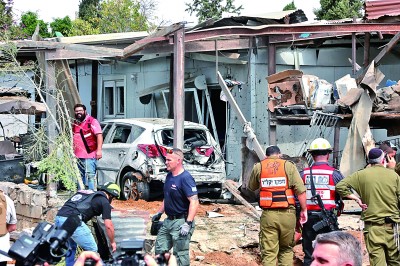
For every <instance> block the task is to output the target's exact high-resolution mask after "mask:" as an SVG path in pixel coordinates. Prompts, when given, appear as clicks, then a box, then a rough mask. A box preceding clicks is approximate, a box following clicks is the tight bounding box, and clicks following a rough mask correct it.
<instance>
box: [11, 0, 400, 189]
mask: <svg viewBox="0 0 400 266" xmlns="http://www.w3.org/2000/svg"><path fill="white" fill-rule="evenodd" d="M366 2H367V3H368V1H366ZM387 8H388V10H390V7H387ZM374 11H376V10H374V9H372V10H371V9H368V5H367V9H366V17H365V18H364V19H357V20H353V19H345V20H338V21H315V22H308V21H307V18H306V17H305V15H304V13H303V11H301V10H296V11H283V12H278V13H274V14H265V15H259V16H238V17H229V18H223V19H219V20H209V21H206V22H204V23H202V24H200V25H197V26H195V27H191V28H190V27H187V26H185V25H184V24H181V23H178V24H174V25H171V26H169V27H166V28H163V29H160V30H158V31H157V32H155V33H153V34H148V33H145V32H139V33H120V34H105V35H95V36H76V37H58V38H56V39H51V40H45V41H38V40H37V41H17V42H15V43H16V45H17V46H18V47H19V58H20V59H21V60H27V59H32V58H36V55H38V54H40V56H41V57H42V58H43V60H42V61H43V63H44V64H45V68H46V73H47V75H50V76H51V73H53V76H55V73H59V72H58V71H60V70H61V72H63V75H64V76H63V77H62V79H61V80H62V81H58V82H56V81H51V79H50V78H46V86H47V88H49V87H50V86H51V85H54V84H58V85H60V84H62V85H61V86H65V88H67V91H68V95H67V96H66V99H67V101H68V103H67V104H68V105H69V108H72V106H73V104H74V103H76V102H80V101H81V102H82V103H84V104H85V105H86V106H88V107H89V106H90V108H89V113H91V114H92V115H93V116H95V117H97V118H98V119H99V120H100V121H105V120H107V119H114V118H145V117H147V118H149V117H158V118H173V117H174V116H173V115H174V112H173V110H174V107H176V106H174V101H173V98H174V97H172V94H174V93H176V92H181V93H182V94H183V97H182V99H184V100H183V102H184V107H183V109H182V112H183V113H184V116H181V117H180V118H183V117H184V119H185V120H188V121H193V122H197V123H201V124H204V125H206V126H207V127H208V128H209V130H210V132H211V133H212V134H213V137H214V139H215V140H217V142H219V144H220V146H221V150H222V153H223V154H224V157H225V160H226V175H227V178H228V179H234V180H236V181H238V180H240V177H241V176H242V173H244V175H245V176H246V172H248V169H249V167H250V166H251V165H252V162H254V161H256V160H257V156H254V155H253V157H254V160H249V161H248V162H247V161H246V158H248V157H246V156H244V154H246V152H248V151H245V149H242V147H244V146H246V145H247V147H248V148H249V149H250V150H254V145H253V144H254V143H249V142H251V141H248V140H249V135H251V134H248V133H249V132H250V133H254V136H255V137H256V141H257V142H258V144H257V145H259V146H260V147H261V149H262V150H265V147H267V146H268V145H271V144H277V145H279V147H280V148H281V150H282V152H283V153H285V154H287V155H289V156H292V157H296V156H301V155H303V152H304V151H305V149H306V147H307V143H309V141H310V140H312V138H314V137H319V136H321V137H325V138H327V139H329V140H330V142H331V143H334V144H335V145H334V146H335V153H334V163H335V164H336V165H338V164H339V163H340V158H341V156H342V155H341V151H342V150H343V149H345V146H346V142H347V140H348V134H349V130H348V128H350V129H351V130H352V129H354V128H356V129H358V130H359V131H360V130H361V131H362V132H364V133H365V132H366V131H368V130H369V128H371V137H370V139H371V140H373V142H376V141H380V140H384V139H387V138H395V136H397V135H399V132H398V127H397V126H396V123H395V122H394V121H397V119H398V118H400V116H399V115H398V113H399V111H400V110H399V107H398V104H397V101H398V98H397V97H398V95H399V93H398V92H399V90H398V87H397V86H398V85H397V81H398V80H399V79H400V77H399V74H398V73H400V61H399V51H400V50H399V45H397V40H398V34H397V33H398V32H400V24H399V23H397V20H398V15H399V14H400V11H399V12H398V13H387V12H386V15H381V14H379V13H378V14H377V13H376V12H374ZM392 11H393V10H392ZM393 12H394V11H393ZM370 14H373V15H370ZM388 14H389V15H388ZM369 66H370V67H369ZM367 69H369V70H370V72H366V70H367ZM367 73H373V75H372V76H374V79H373V80H371V79H369V80H365V79H364V81H363V78H364V77H371V75H366V74H367ZM382 74H384V77H383V76H382ZM219 75H220V76H221V78H222V79H223V80H224V82H225V84H226V85H228V86H227V87H228V88H229V90H230V93H231V94H232V96H233V98H234V99H235V102H236V104H237V107H238V108H234V107H233V105H232V103H231V102H230V101H229V99H227V97H226V95H225V94H224V93H221V84H220V81H219ZM57 78H58V77H57ZM358 79H360V80H358ZM393 81H394V82H393ZM62 82H64V83H62ZM349 84H350V85H349ZM354 84H355V85H354ZM359 84H368V85H366V86H368V88H366V86H364V85H362V86H359ZM357 88H359V89H360V88H361V89H362V90H361V91H360V90H359V91H351V90H352V89H357ZM383 88H385V89H383ZM174 89H175V90H174ZM176 89H177V90H176ZM350 91H351V93H350ZM183 92H184V93H183ZM372 92H374V93H375V92H376V94H377V95H378V97H377V98H376V99H377V100H375V97H372V96H371V95H372V94H373V93H372ZM347 93H349V94H348V95H353V93H354V95H355V96H354V97H355V98H351V99H350V96H348V97H347V98H346V97H345V95H346V94H347ZM357 95H358V96H359V97H358V98H357ZM175 96H176V94H175ZM366 96H368V97H369V96H371V97H370V98H369V99H370V102H371V110H372V112H371V113H370V115H368V112H367V113H366V112H362V111H360V113H362V114H363V116H362V117H361V118H362V120H363V123H361V124H355V123H356V122H357V121H358V122H359V121H360V120H357V121H356V122H354V119H353V118H354V117H355V113H354V112H352V109H353V108H352V107H354V104H355V103H358V102H359V101H360V99H362V100H364V97H366ZM340 100H342V102H341V103H340ZM367 100H368V99H367ZM367 102H368V101H367ZM339 103H340V105H339ZM372 103H374V108H373V109H372ZM361 105H362V104H360V106H361ZM375 105H376V106H375ZM48 106H50V107H51V106H52V104H51V103H48ZM364 107H365V106H364ZM371 110H369V111H371ZM238 111H239V112H240V113H241V114H238ZM353 111H354V109H353ZM175 115H177V114H176V113H175ZM239 116H243V117H244V118H245V121H243V120H242V119H240V118H239V119H238V117H239ZM361 118H360V119H361ZM369 118H371V119H370V120H369ZM244 128H247V129H248V131H247V133H244ZM249 130H250V131H249ZM351 130H350V131H351ZM364 133H360V134H361V135H360V136H359V137H360V141H361V142H359V143H358V145H357V146H356V147H353V148H349V151H348V152H347V153H346V155H345V156H359V162H358V163H359V164H361V163H362V161H363V160H364V161H365V158H364V156H363V150H360V149H359V148H360V147H362V145H363V144H362V143H363V142H362V141H363V137H364ZM245 136H247V141H246V140H245V139H244V137H245ZM253 140H254V139H253ZM347 145H348V144H347ZM369 145H371V144H369ZM372 145H373V144H372ZM360 152H361V153H360ZM258 157H260V156H258ZM346 158H348V157H346ZM355 167H357V165H356V166H355ZM352 170H354V169H353V168H349V169H348V171H352ZM345 172H346V171H345Z"/></svg>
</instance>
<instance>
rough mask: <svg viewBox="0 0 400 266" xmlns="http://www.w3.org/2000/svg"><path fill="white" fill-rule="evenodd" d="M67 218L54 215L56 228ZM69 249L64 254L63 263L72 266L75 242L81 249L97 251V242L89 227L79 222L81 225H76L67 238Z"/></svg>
mask: <svg viewBox="0 0 400 266" xmlns="http://www.w3.org/2000/svg"><path fill="white" fill-rule="evenodd" d="M65 220H67V217H62V216H56V219H55V225H56V227H57V228H60V227H61V225H62V224H63V223H64V222H65ZM68 244H69V251H68V252H67V255H66V256H65V265H66V266H73V265H74V263H75V254H76V247H77V244H78V245H79V246H80V247H81V248H82V249H83V250H88V251H95V252H97V244H96V241H95V240H94V237H93V235H92V232H90V229H89V227H88V226H87V225H86V224H85V223H84V222H81V225H80V226H78V227H77V228H76V230H75V232H74V233H73V234H72V236H71V237H70V238H69V239H68Z"/></svg>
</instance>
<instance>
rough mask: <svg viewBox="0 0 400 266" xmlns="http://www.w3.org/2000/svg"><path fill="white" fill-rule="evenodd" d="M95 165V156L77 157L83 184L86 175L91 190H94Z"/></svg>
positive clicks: (84, 183)
mask: <svg viewBox="0 0 400 266" xmlns="http://www.w3.org/2000/svg"><path fill="white" fill-rule="evenodd" d="M96 166H97V160H96V159H95V158H88V159H85V158H78V168H79V172H80V173H81V177H82V182H83V185H86V177H87V186H88V188H89V189H91V190H94V179H95V177H96ZM80 189H84V188H80Z"/></svg>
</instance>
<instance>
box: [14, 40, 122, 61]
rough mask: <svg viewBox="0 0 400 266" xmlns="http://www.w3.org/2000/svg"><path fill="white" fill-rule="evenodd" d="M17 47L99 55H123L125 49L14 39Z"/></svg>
mask: <svg viewBox="0 0 400 266" xmlns="http://www.w3.org/2000/svg"><path fill="white" fill-rule="evenodd" d="M14 43H15V45H16V46H17V48H38V49H42V48H46V49H50V50H56V49H58V50H70V51H77V52H84V53H90V54H94V55H98V56H104V57H106V56H113V57H121V56H122V53H123V50H122V49H115V48H106V47H99V46H89V45H83V44H67V43H60V42H53V41H14Z"/></svg>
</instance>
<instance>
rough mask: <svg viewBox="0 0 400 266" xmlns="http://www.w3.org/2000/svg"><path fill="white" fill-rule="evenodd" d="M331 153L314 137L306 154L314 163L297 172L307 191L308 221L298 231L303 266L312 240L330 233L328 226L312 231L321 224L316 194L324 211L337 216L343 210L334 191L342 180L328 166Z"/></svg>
mask: <svg viewBox="0 0 400 266" xmlns="http://www.w3.org/2000/svg"><path fill="white" fill-rule="evenodd" d="M332 150H333V149H332V146H331V144H330V143H329V142H328V141H327V140H326V139H323V138H317V139H315V140H313V141H312V142H311V144H310V147H309V149H308V152H309V153H310V154H311V156H312V158H313V160H314V163H313V165H312V166H311V167H307V168H304V169H303V171H301V172H300V175H301V177H302V178H303V182H304V185H305V186H306V188H307V211H308V221H307V222H306V223H305V224H304V225H303V231H302V237H303V241H302V243H303V252H304V265H305V266H309V265H311V262H312V253H313V250H314V248H313V245H312V243H313V241H314V240H315V237H316V236H317V235H318V234H320V233H328V232H330V231H332V230H331V228H330V227H329V226H325V227H323V228H321V229H320V230H319V231H316V230H315V227H316V226H317V227H318V225H317V224H318V223H321V221H322V219H323V217H322V216H321V212H322V211H323V210H322V209H321V207H320V206H319V204H318V201H317V200H315V199H314V197H313V196H314V195H316V194H319V195H320V197H321V200H322V204H323V205H324V206H323V207H324V208H325V209H326V210H327V212H334V214H335V215H340V212H341V211H342V209H343V201H342V200H341V199H340V196H339V195H338V194H337V193H336V192H335V185H336V184H337V183H339V181H340V180H342V179H343V178H344V177H343V175H342V174H341V173H340V172H339V171H338V170H337V169H335V168H333V167H332V166H330V165H329V163H328V161H329V154H330V153H331V152H332ZM311 177H312V178H313V180H312V181H313V182H314V189H313V188H312V182H311ZM313 190H314V192H313ZM335 218H336V217H335ZM336 220H337V219H336ZM336 222H337V221H336Z"/></svg>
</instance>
